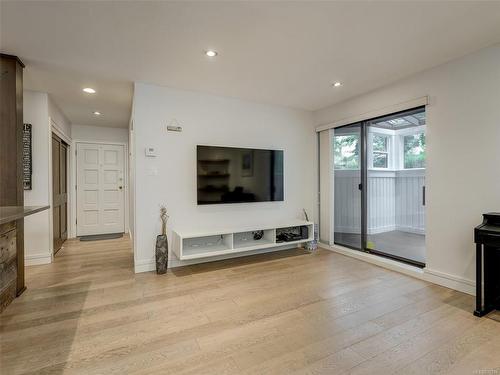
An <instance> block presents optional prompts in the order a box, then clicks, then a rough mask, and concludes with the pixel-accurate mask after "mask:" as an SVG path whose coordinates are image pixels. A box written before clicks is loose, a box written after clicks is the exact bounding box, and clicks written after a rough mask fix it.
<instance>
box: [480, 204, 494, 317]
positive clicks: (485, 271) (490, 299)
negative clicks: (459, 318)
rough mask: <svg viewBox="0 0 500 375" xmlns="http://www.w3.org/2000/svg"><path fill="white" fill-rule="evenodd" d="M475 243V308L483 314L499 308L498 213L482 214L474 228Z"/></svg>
mask: <svg viewBox="0 0 500 375" xmlns="http://www.w3.org/2000/svg"><path fill="white" fill-rule="evenodd" d="M474 242H475V243H476V310H474V315H476V316H483V315H486V314H488V313H489V312H490V311H492V310H495V309H497V310H500V213H498V212H491V213H488V214H483V222H482V224H481V225H478V226H477V227H476V228H475V229H474Z"/></svg>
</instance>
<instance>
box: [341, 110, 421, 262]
mask: <svg viewBox="0 0 500 375" xmlns="http://www.w3.org/2000/svg"><path fill="white" fill-rule="evenodd" d="M425 136H426V117H425V107H419V108H416V109H413V110H408V111H404V112H399V113H395V114H392V115H389V116H384V117H379V118H375V119H371V120H368V121H362V122H359V123H355V124H350V125H346V126H342V127H339V128H335V129H334V131H333V139H332V142H333V153H334V155H333V160H334V173H333V176H334V178H333V180H334V243H336V244H339V245H342V246H347V247H350V248H353V249H357V250H362V251H367V252H370V253H373V254H377V255H382V256H385V257H389V258H393V259H396V260H400V261H403V262H407V263H411V264H413V265H417V266H419V267H424V266H425V168H426V153H425V149H426V139H425Z"/></svg>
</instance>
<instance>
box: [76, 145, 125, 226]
mask: <svg viewBox="0 0 500 375" xmlns="http://www.w3.org/2000/svg"><path fill="white" fill-rule="evenodd" d="M76 163H77V167H76V171H77V177H76V178H77V185H76V206H77V218H76V220H77V221H76V235H77V236H87V235H92V234H106V233H121V232H124V228H125V223H124V217H125V215H124V211H125V210H124V194H125V193H124V191H125V185H124V147H123V146H122V145H106V144H93V143H78V144H77V157H76Z"/></svg>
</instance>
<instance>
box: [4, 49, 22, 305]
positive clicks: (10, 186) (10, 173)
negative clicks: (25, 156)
mask: <svg viewBox="0 0 500 375" xmlns="http://www.w3.org/2000/svg"><path fill="white" fill-rule="evenodd" d="M23 68H24V64H23V63H22V62H21V60H20V59H19V58H18V57H16V56H11V55H5V54H0V206H23V205H24V190H23V164H22V163H23V161H22V150H23V143H22V142H23V141H22V134H23ZM9 225H11V226H12V227H6V226H2V228H1V232H2V233H0V238H2V239H1V240H0V241H2V243H3V244H4V245H2V246H3V248H2V254H3V255H2V256H3V257H5V258H6V259H5V262H2V263H1V267H0V273H1V275H0V280H1V281H0V282H1V284H2V285H0V311H1V309H2V308H4V307H5V306H6V305H7V304H8V303H10V301H11V300H12V299H13V298H14V297H15V296H16V295H19V294H21V293H22V292H23V291H24V289H25V285H24V219H22V218H21V219H18V220H16V221H14V222H13V223H12V224H9ZM14 237H15V248H16V249H15V253H16V255H15V257H10V255H9V256H7V255H5V254H10V253H11V251H12V247H9V249H6V248H5V246H6V245H5V244H12V238H14ZM6 238H7V239H6ZM9 239H10V240H9ZM13 264H15V265H16V266H15V268H16V269H15V279H16V283H15V288H14V287H13V286H12V285H13V283H12V280H11V279H12V277H13V272H14V271H13V269H12V267H13ZM4 283H6V284H4Z"/></svg>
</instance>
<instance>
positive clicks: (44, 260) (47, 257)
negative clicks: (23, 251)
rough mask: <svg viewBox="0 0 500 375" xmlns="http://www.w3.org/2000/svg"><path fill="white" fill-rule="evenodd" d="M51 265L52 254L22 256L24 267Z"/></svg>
mask: <svg viewBox="0 0 500 375" xmlns="http://www.w3.org/2000/svg"><path fill="white" fill-rule="evenodd" d="M50 263H52V254H47V253H39V254H32V255H25V256H24V265H25V266H38V265H40V264H50Z"/></svg>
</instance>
